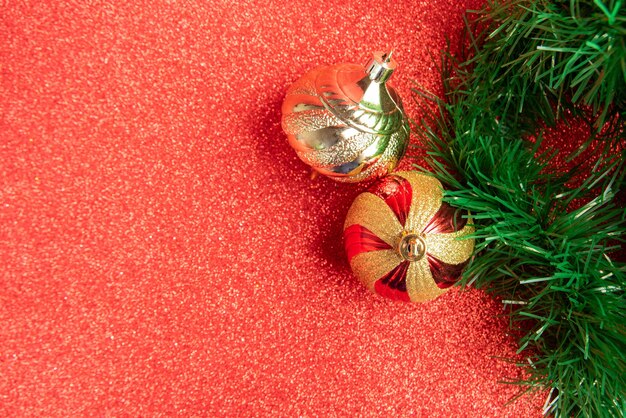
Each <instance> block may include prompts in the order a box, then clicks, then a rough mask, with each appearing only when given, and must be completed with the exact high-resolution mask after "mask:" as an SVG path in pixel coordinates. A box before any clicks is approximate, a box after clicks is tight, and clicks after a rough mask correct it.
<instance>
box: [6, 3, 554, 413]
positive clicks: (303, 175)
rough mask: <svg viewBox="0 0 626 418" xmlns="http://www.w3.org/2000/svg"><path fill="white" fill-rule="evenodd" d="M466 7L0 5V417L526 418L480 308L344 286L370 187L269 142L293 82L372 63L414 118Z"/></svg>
mask: <svg viewBox="0 0 626 418" xmlns="http://www.w3.org/2000/svg"><path fill="white" fill-rule="evenodd" d="M480 4H481V1H477V0H471V1H470V0H466V1H457V0H433V1H397V2H346V1H327V2H320V1H311V0H306V1H296V2H292V1H287V0H283V1H278V0H270V1H264V2H261V1H254V0H244V1H237V2H233V1H226V0H215V1H211V2H204V3H193V2H183V1H176V0H162V1H149V2H148V1H133V2H125V1H106V2H105V1H97V0H96V1H89V2H69V1H66V0H61V1H58V2H36V1H24V2H17V1H12V0H4V1H0V10H1V13H0V73H1V83H2V84H1V88H0V116H1V119H0V124H1V126H0V135H1V137H0V161H1V164H0V260H1V265H2V267H1V269H0V415H2V416H27V415H46V416H72V415H73V416H76V415H100V416H108V415H113V416H124V415H130V416H139V415H142V416H145V415H174V414H180V415H207V416H265V415H272V416H316V415H319V416H355V415H359V416H395V415H401V416H406V415H412V416H427V417H449V416H457V417H463V416H467V417H496V416H497V417H533V416H536V417H539V416H541V406H542V404H543V401H544V399H545V393H539V394H536V395H533V396H526V397H523V398H522V399H521V400H519V401H518V402H515V403H513V404H510V405H505V403H506V402H507V400H509V398H511V397H512V396H513V395H515V394H516V393H517V388H516V387H514V386H511V385H504V384H501V383H499V382H500V381H503V380H508V379H515V378H519V377H520V372H519V370H518V369H517V368H516V367H515V366H513V365H511V364H508V363H506V362H504V361H502V360H500V359H499V358H501V357H508V356H512V355H514V354H515V350H516V345H515V341H514V339H513V338H512V337H510V336H508V334H507V322H506V319H505V318H502V317H499V315H500V314H501V313H502V307H501V304H499V303H498V302H497V301H494V300H492V299H491V298H490V297H489V296H487V295H485V294H484V293H482V292H480V291H476V290H471V291H468V292H460V291H459V290H458V289H453V290H451V291H450V292H449V293H447V294H446V295H444V296H442V297H441V298H439V299H438V300H436V301H434V302H430V303H427V304H423V305H410V304H405V303H398V302H392V301H387V300H384V299H382V298H380V297H378V296H376V295H374V294H372V293H369V292H368V291H367V290H366V289H365V288H364V287H363V286H361V285H360V284H359V283H358V282H357V281H356V280H355V279H354V278H353V276H352V275H351V273H350V269H349V266H348V263H347V260H346V256H345V253H344V250H343V245H342V225H343V220H344V217H345V215H346V213H347V210H348V208H349V206H350V204H351V202H352V200H353V199H354V197H355V196H356V195H357V194H358V193H359V192H361V191H362V190H363V186H362V185H343V184H336V183H334V182H332V181H330V180H328V179H325V178H320V179H317V180H315V181H310V180H309V171H308V169H307V167H306V166H305V165H304V164H302V163H301V162H300V161H299V160H298V159H297V157H296V156H295V153H294V152H293V151H292V150H291V149H290V148H289V147H288V145H287V142H286V139H285V137H284V135H283V134H282V132H281V129H280V105H281V102H282V99H283V96H284V93H285V91H286V88H287V87H288V86H289V85H290V83H292V82H293V81H295V80H296V79H297V78H298V77H299V76H300V75H302V74H303V73H304V72H306V71H308V70H310V69H312V68H314V67H315V66H318V65H321V64H331V63H338V62H362V61H364V60H366V59H367V58H368V57H369V54H370V52H372V51H374V50H381V49H387V48H393V51H394V57H395V58H396V59H397V61H398V62H399V64H400V68H399V70H398V71H397V72H396V74H394V77H393V80H392V81H393V82H394V85H395V86H396V87H397V89H398V90H399V92H400V94H401V95H402V96H403V97H404V98H405V103H406V107H407V111H408V112H409V114H410V115H411V116H413V117H415V116H416V115H415V113H414V112H415V111H416V106H414V105H413V104H412V103H411V100H410V88H411V86H412V84H411V80H416V81H417V82H419V83H420V84H422V85H423V86H425V87H427V88H429V89H432V90H435V91H438V90H440V82H439V80H438V76H437V74H436V70H435V65H434V64H433V62H432V61H431V58H430V56H431V55H432V56H433V57H436V56H437V54H438V52H439V50H440V49H442V48H443V47H444V46H445V38H446V36H448V37H450V38H451V39H452V41H453V42H454V41H455V40H456V39H458V37H459V35H460V31H461V28H462V15H463V11H464V10H465V9H467V8H477V7H478V6H480ZM413 141H415V138H413ZM409 167H410V161H408V160H406V161H405V162H404V163H403V166H402V168H409Z"/></svg>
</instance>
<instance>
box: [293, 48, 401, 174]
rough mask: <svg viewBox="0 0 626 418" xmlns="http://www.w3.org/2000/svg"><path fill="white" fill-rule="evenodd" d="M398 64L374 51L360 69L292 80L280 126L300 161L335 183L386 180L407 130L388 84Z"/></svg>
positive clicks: (343, 67)
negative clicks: (371, 57) (368, 60)
mask: <svg viewBox="0 0 626 418" xmlns="http://www.w3.org/2000/svg"><path fill="white" fill-rule="evenodd" d="M396 66H397V64H396V62H395V60H393V59H392V58H391V54H383V53H382V52H377V53H375V54H374V57H373V59H372V60H371V61H370V62H369V63H368V64H367V66H365V67H363V66H361V65H355V64H339V65H331V66H324V67H319V68H317V69H315V70H313V71H311V72H309V73H307V74H305V75H304V76H303V77H302V78H300V79H299V80H298V81H296V82H295V83H294V84H293V85H292V86H291V87H290V88H289V89H288V90H287V96H286V97H285V101H284V102H283V107H282V112H283V117H282V126H283V130H284V131H285V133H286V134H287V137H288V139H289V144H290V145H291V146H292V147H293V148H294V149H295V151H296V153H297V154H298V157H300V159H301V160H302V161H304V162H305V163H306V164H308V165H310V166H311V167H313V169H314V170H316V171H317V172H319V173H321V174H324V175H326V176H329V177H331V178H333V179H335V180H337V181H342V182H351V183H352V182H358V181H362V180H368V179H372V178H375V177H380V176H384V175H386V174H387V173H389V172H390V171H392V170H393V169H394V168H395V167H396V165H397V164H398V161H399V160H400V159H401V158H402V156H404V153H405V151H406V147H407V144H408V140H409V125H408V120H407V117H406V115H405V113H404V110H403V107H402V102H401V100H400V97H399V96H398V94H397V93H396V91H395V90H394V89H393V88H391V87H390V86H388V85H387V80H388V79H389V77H391V74H392V73H393V71H394V70H395V68H396Z"/></svg>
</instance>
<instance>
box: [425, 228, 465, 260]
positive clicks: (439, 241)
mask: <svg viewBox="0 0 626 418" xmlns="http://www.w3.org/2000/svg"><path fill="white" fill-rule="evenodd" d="M472 232H474V228H473V227H471V226H466V227H465V228H463V229H462V230H460V231H457V232H452V233H449V234H426V238H425V241H426V251H428V253H429V254H431V255H433V256H435V257H437V258H438V259H439V260H441V261H443V262H444V263H448V264H461V263H462V262H464V261H466V260H467V259H468V258H470V256H471V255H472V252H473V251H474V240H469V239H466V240H459V239H457V238H459V237H464V236H466V235H468V234H471V233H472Z"/></svg>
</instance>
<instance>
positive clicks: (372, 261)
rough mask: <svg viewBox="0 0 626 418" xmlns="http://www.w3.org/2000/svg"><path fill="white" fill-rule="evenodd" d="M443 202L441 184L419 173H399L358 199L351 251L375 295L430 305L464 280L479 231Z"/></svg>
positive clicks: (347, 234) (349, 227)
mask: <svg viewBox="0 0 626 418" xmlns="http://www.w3.org/2000/svg"><path fill="white" fill-rule="evenodd" d="M442 197H443V187H442V185H441V183H440V182H439V181H438V180H437V179H435V178H433V177H429V176H426V175H424V174H418V173H416V172H398V173H394V174H393V175H390V176H387V177H385V178H384V179H382V180H380V181H378V182H377V183H375V184H374V185H372V186H371V187H370V188H369V189H368V191H367V192H365V193H362V194H360V195H359V196H357V198H356V199H355V201H354V203H353V204H352V206H351V207H350V210H349V211H348V215H347V217H346V222H345V224H344V238H345V246H346V253H347V254H348V261H349V262H350V266H351V267H352V270H353V271H354V274H355V275H356V277H358V278H359V279H360V280H361V281H362V282H363V283H364V284H365V285H366V286H367V287H368V288H369V289H370V290H373V291H375V292H376V293H378V294H380V295H383V296H386V297H388V298H390V299H395V300H403V301H407V302H409V301H410V302H425V301H428V300H431V299H434V298H436V297H438V296H440V295H442V294H443V293H444V292H445V291H446V290H447V289H448V288H450V286H452V285H453V284H454V283H455V282H456V281H457V280H458V279H459V278H460V276H461V273H462V271H463V268H464V267H465V266H466V265H467V263H468V261H469V258H470V256H471V255H472V252H473V250H474V240H473V239H467V238H466V236H467V235H469V234H471V233H472V232H474V229H473V228H472V227H471V226H470V225H467V222H468V219H467V218H465V217H462V216H461V214H460V213H459V212H458V211H455V210H454V208H452V207H450V206H449V205H447V204H445V203H442ZM470 222H471V221H470Z"/></svg>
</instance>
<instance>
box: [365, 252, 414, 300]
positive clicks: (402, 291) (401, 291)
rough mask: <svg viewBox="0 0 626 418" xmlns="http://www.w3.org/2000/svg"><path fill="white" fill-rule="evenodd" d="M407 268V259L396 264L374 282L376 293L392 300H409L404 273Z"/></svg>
mask: <svg viewBox="0 0 626 418" xmlns="http://www.w3.org/2000/svg"><path fill="white" fill-rule="evenodd" d="M408 270H409V262H408V261H404V262H402V263H400V264H398V265H397V266H396V267H395V268H394V269H393V270H391V271H390V272H389V273H387V274H386V275H385V276H383V277H382V278H380V279H378V280H377V281H376V283H375V284H374V289H375V290H376V293H378V294H379V295H382V296H385V297H387V298H390V299H393V300H402V301H404V302H410V301H411V299H410V298H409V294H408V293H407V291H406V273H407V271H408Z"/></svg>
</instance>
